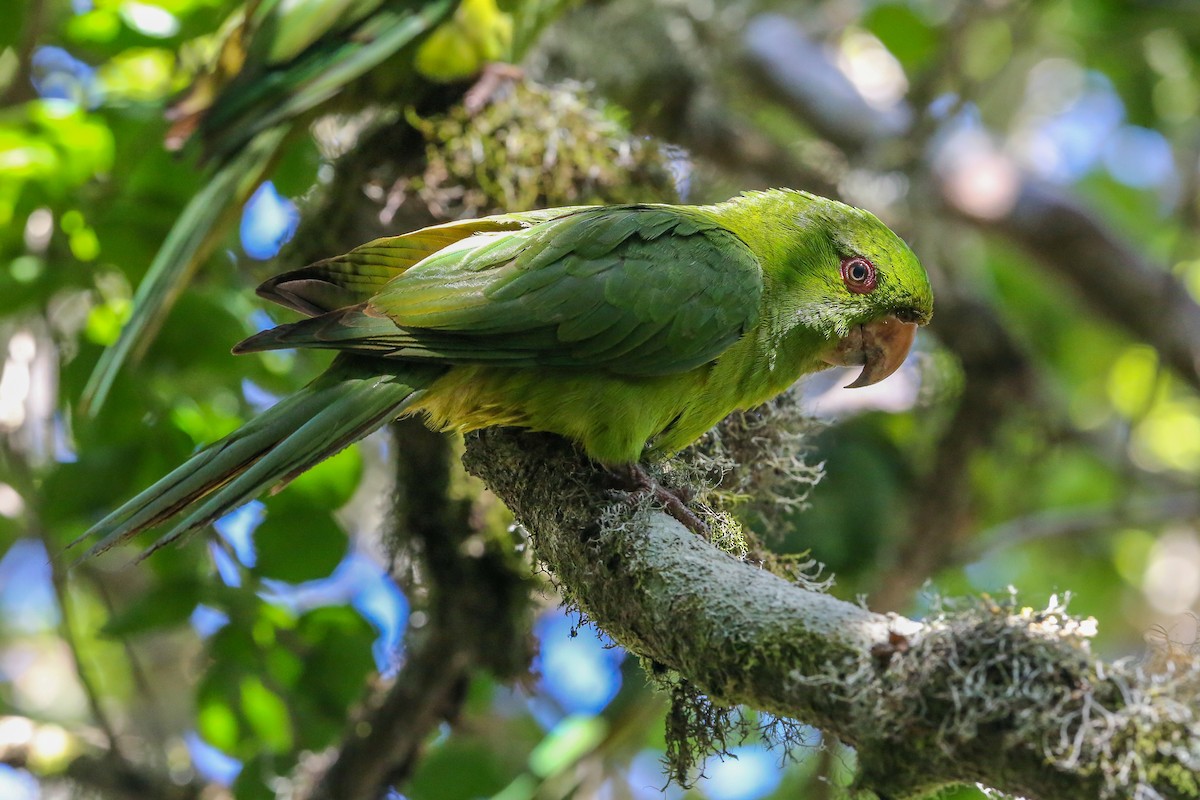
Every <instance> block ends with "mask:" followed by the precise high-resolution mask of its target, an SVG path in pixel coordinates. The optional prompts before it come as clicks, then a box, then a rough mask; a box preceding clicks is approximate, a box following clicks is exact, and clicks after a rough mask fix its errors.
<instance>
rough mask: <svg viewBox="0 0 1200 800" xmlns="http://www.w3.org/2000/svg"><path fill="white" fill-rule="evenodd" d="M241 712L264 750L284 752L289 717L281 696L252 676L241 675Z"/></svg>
mask: <svg viewBox="0 0 1200 800" xmlns="http://www.w3.org/2000/svg"><path fill="white" fill-rule="evenodd" d="M241 700H242V715H243V716H244V717H245V719H246V722H247V724H249V726H250V728H251V730H252V731H254V734H255V736H256V737H257V739H258V741H259V743H260V744H261V745H262V747H263V748H264V749H265V750H268V751H270V752H274V753H286V752H288V751H289V750H291V749H292V719H291V716H290V715H289V714H288V709H287V704H286V703H284V701H283V698H281V697H280V696H279V695H277V694H275V692H273V691H271V690H270V689H268V688H267V687H266V686H265V685H264V684H263V682H262V681H261V680H260V679H259V678H257V677H255V676H246V677H244V678H242V683H241Z"/></svg>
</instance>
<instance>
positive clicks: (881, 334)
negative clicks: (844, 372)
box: [821, 314, 917, 389]
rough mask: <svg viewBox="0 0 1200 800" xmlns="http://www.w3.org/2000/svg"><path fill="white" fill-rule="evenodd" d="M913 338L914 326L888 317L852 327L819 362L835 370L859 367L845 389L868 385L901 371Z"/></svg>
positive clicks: (915, 325) (914, 324)
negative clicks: (859, 369) (833, 367)
mask: <svg viewBox="0 0 1200 800" xmlns="http://www.w3.org/2000/svg"><path fill="white" fill-rule="evenodd" d="M916 335H917V323H915V322H902V321H901V320H900V319H899V318H898V317H896V316H894V315H891V314H889V315H888V316H886V317H883V318H882V319H877V320H875V321H873V322H868V323H866V324H865V325H859V326H857V327H856V328H854V329H853V330H852V331H850V333H849V334H847V335H846V336H844V337H842V339H840V340H839V341H838V342H837V344H835V345H834V346H833V348H832V349H830V350H828V351H827V352H826V353H825V354H824V355H822V356H821V360H822V361H824V362H825V363H826V364H832V365H833V366H836V367H853V366H857V365H859V364H861V365H862V368H863V370H862V372H861V373H859V376H858V377H857V378H855V379H854V382H853V383H849V384H847V385H846V388H847V389H857V388H859V387H861V386H870V385H871V384H873V383H879V382H880V381H881V380H883V379H884V378H886V377H887V376H889V375H891V374H892V373H893V372H895V371H896V370H898V369H900V365H901V364H903V363H904V359H905V358H906V357H907V356H908V351H909V349H910V348H911V347H912V343H913V338H914V337H915V336H916Z"/></svg>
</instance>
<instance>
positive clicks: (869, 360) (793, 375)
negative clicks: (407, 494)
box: [77, 189, 933, 553]
mask: <svg viewBox="0 0 1200 800" xmlns="http://www.w3.org/2000/svg"><path fill="white" fill-rule="evenodd" d="M259 294H260V295H262V296H263V297H265V298H267V299H269V300H272V301H274V302H277V303H279V304H281V305H284V306H287V307H288V308H291V309H294V310H295V311H298V312H300V313H302V314H305V315H307V317H308V318H307V319H304V320H301V321H299V322H293V323H288V324H284V325H280V326H278V327H276V328H272V329H270V330H267V331H264V332H262V333H259V334H257V335H254V336H251V337H250V338H248V339H246V340H245V341H243V342H241V343H240V344H238V345H237V346H236V347H235V348H234V352H235V353H251V352H257V351H263V350H274V349H280V348H294V347H310V348H326V349H331V350H336V351H338V352H339V355H338V356H337V357H336V358H335V360H334V361H333V364H332V365H331V366H330V368H329V369H328V370H327V371H326V372H325V373H323V374H322V375H320V376H319V377H318V378H316V380H314V381H313V382H312V383H310V384H309V385H308V386H306V387H305V388H303V389H301V390H300V391H299V392H297V393H296V394H294V395H291V396H290V397H288V398H286V399H284V400H282V401H281V402H279V403H277V404H276V405H274V406H272V407H271V408H269V409H268V410H266V411H265V412H263V413H262V414H260V415H259V416H258V417H256V418H255V419H253V420H251V421H250V422H248V423H247V424H246V425H244V426H243V427H242V428H240V429H239V430H237V431H235V432H233V433H232V434H230V435H229V436H227V437H226V438H225V439H222V440H221V441H219V442H217V443H215V444H212V445H209V446H208V447H207V448H205V449H203V450H201V451H200V452H198V453H196V454H195V455H194V456H192V457H191V458H190V459H189V460H188V461H186V462H185V463H184V464H183V465H182V466H180V467H179V468H178V469H176V470H175V471H174V472H172V473H171V474H169V475H167V476H166V477H165V478H162V479H161V480H160V481H158V482H157V483H155V484H154V485H153V486H151V487H150V488H148V489H146V490H145V491H144V492H142V493H141V494H139V495H138V496H136V497H134V498H133V499H132V500H130V501H129V502H127V503H125V504H124V505H123V506H121V507H120V508H118V509H117V510H116V511H114V512H113V513H111V514H109V515H108V516H107V517H105V518H104V519H103V520H101V521H100V522H98V523H97V524H96V525H94V526H93V527H92V528H91V529H90V530H89V531H87V532H86V533H85V534H84V535H83V536H81V537H80V539H79V540H77V541H83V540H85V539H89V538H98V539H99V542H98V543H97V544H96V545H95V546H94V547H93V548H92V552H93V553H98V552H102V551H104V550H106V549H108V548H109V547H112V546H113V545H115V544H117V543H119V542H122V541H124V540H126V539H127V538H129V537H131V536H133V535H134V534H136V533H138V532H139V531H142V530H145V529H147V528H150V527H153V526H156V525H158V524H160V523H162V522H165V521H166V520H168V519H170V518H172V517H175V516H176V515H177V514H185V515H184V516H183V518H182V519H181V520H179V521H178V523H177V524H176V525H175V526H174V527H173V528H172V529H171V530H170V531H169V532H168V533H167V534H166V535H165V536H163V537H162V538H161V539H159V540H158V542H157V543H156V544H155V545H154V546H153V548H151V550H150V551H147V552H151V551H152V550H153V549H157V548H158V547H160V546H162V545H163V544H166V543H168V542H170V541H172V540H174V539H176V538H178V537H180V536H182V535H183V534H185V533H187V532H189V531H192V530H194V529H196V528H199V527H201V526H203V525H207V524H209V523H211V522H213V521H215V520H216V519H217V518H219V517H220V516H222V515H223V514H225V513H226V512H228V511H230V510H231V509H233V508H235V507H236V506H238V505H240V504H242V503H244V502H246V501H248V500H250V499H252V498H254V497H255V496H256V495H258V494H259V493H260V492H262V491H263V490H264V489H266V488H268V487H270V486H273V485H275V484H279V483H284V482H287V481H288V480H290V479H292V478H294V477H296V476H297V475H299V474H300V473H301V472H303V471H304V470H306V469H308V468H310V467H312V466H313V465H314V464H316V463H317V462H319V461H321V460H322V459H325V458H328V457H329V456H331V455H333V454H334V453H336V452H338V451H339V450H341V449H342V448H344V447H346V446H347V445H349V444H350V443H351V442H354V441H355V440H357V439H360V438H362V437H363V436H365V435H367V434H368V433H370V432H371V431H373V430H374V429H376V428H378V427H380V426H381V425H383V424H385V423H386V422H388V421H390V420H393V419H395V418H397V417H399V416H402V415H406V414H421V415H423V416H424V417H425V419H426V421H427V422H428V424H429V425H430V426H432V427H434V428H437V429H452V430H459V431H470V430H475V429H478V428H483V427H487V426H491V425H513V426H518V427H523V428H530V429H534V430H540V431H550V432H552V433H556V434H560V435H562V436H565V437H567V438H569V439H571V440H573V441H575V442H576V443H578V444H579V445H580V446H581V447H582V448H583V450H584V451H586V453H587V454H588V455H589V456H590V457H591V458H593V459H594V460H596V461H598V462H600V463H602V464H605V465H613V466H618V465H633V464H636V463H637V462H639V461H640V460H641V459H643V458H649V459H655V458H661V457H664V456H667V455H670V454H672V453H675V452H677V451H679V450H681V449H682V448H684V447H686V446H687V445H689V444H690V443H692V442H693V441H695V440H696V439H697V438H699V437H700V436H701V435H702V434H704V433H705V432H706V431H707V430H708V429H709V428H711V427H712V426H713V425H715V424H716V423H717V422H719V421H720V420H721V419H722V418H723V417H725V416H726V415H727V414H729V413H730V412H732V411H734V410H737V409H745V408H750V407H753V406H756V405H758V404H760V403H763V402H765V401H766V400H768V399H770V398H771V397H773V396H775V395H776V394H778V393H780V392H782V391H783V390H784V389H786V388H787V387H788V386H790V385H791V384H792V383H794V382H795V381H796V379H797V378H799V377H800V376H801V375H804V374H806V373H809V372H813V371H816V370H819V369H823V368H825V367H826V366H828V365H831V364H834V365H862V372H861V374H860V375H859V376H858V378H857V379H856V380H855V381H854V382H853V383H851V384H850V386H852V387H854V386H866V385H869V384H872V383H876V382H877V381H880V380H882V379H884V378H886V377H887V376H888V375H890V374H891V373H892V372H894V371H895V370H896V369H897V368H899V366H900V364H901V363H902V362H903V361H904V358H905V356H906V355H907V353H908V350H909V348H910V346H911V345H912V342H913V337H914V335H915V332H916V329H917V326H918V325H923V324H925V323H926V322H928V321H929V319H930V317H931V315H932V312H933V296H932V293H931V291H930V288H929V280H928V278H927V276H926V274H925V271H924V269H923V268H922V267H921V265H920V263H919V262H918V261H917V258H916V256H914V255H913V253H912V251H911V250H910V249H909V248H908V246H907V245H905V244H904V242H903V241H901V239H900V238H899V237H897V236H896V235H895V234H894V233H893V232H892V231H891V230H889V229H888V228H887V227H886V226H885V225H884V224H883V223H881V222H880V221H879V220H878V219H877V218H875V217H874V216H873V215H871V214H870V213H868V212H866V211H862V210H859V209H856V208H852V207H850V206H847V205H844V204H842V203H838V202H835V201H833V200H827V199H824V198H821V197H817V196H815V195H811V194H807V193H804V192H798V191H793V190H787V189H777V190H771V191H766V192H747V193H745V194H742V195H740V196H739V197H735V198H733V199H732V200H729V201H726V202H724V203H718V204H716V205H710V206H682V205H650V204H647V205H622V206H578V207H570V208H556V209H548V210H544V211H530V212H524V213H516V214H502V215H499V216H491V217H484V218H481V219H475V220H465V221H459V222H451V223H447V224H444V225H437V226H434V227H430V228H423V229H421V230H418V231H414V232H412V233H406V234H403V235H400V236H392V237H388V238H383V239H377V240H375V241H373V242H369V243H367V244H364V245H362V246H360V247H357V248H355V249H354V250H351V251H350V252H349V253H346V254H345V255H340V256H336V257H334V258H330V259H328V260H325V261H319V262H317V263H315V264H312V265H310V266H307V267H304V268H303V269H299V270H295V271H292V272H287V273H284V274H282V275H279V276H277V277H275V278H272V279H270V280H268V281H267V282H266V283H264V284H263V285H262V286H261V287H260V288H259ZM401 446H403V445H402V444H401ZM185 512H186V513H185Z"/></svg>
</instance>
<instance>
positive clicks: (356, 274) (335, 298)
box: [258, 206, 585, 316]
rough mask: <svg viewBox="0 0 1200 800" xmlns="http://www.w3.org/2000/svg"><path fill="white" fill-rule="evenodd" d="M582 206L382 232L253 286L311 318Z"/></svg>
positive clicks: (272, 299)
mask: <svg viewBox="0 0 1200 800" xmlns="http://www.w3.org/2000/svg"><path fill="white" fill-rule="evenodd" d="M582 208H585V207H584V206H578V207H574V208H550V209H545V210H542V211H526V212H521V213H516V214H497V215H495V216H491V217H482V218H480V219H468V220H459V221H456V222H447V223H444V224H442V225H433V226H431V227H428V228H421V229H420V230H417V231H412V232H411V233H404V234H401V235H399V236H386V237H384V238H382V239H375V240H374V241H371V242H367V243H366V244H363V245H359V246H358V247H356V248H354V249H353V250H351V251H350V252H349V253H346V254H345V255H340V256H334V257H333V258H327V259H325V260H323V261H318V262H316V263H315V264H310V265H309V266H307V267H303V268H301V269H297V270H292V271H291V272H285V273H283V274H282V275H276V276H275V277H273V278H270V279H269V280H267V281H265V282H263V284H262V285H261V286H259V287H258V294H259V296H261V297H264V298H266V299H267V300H270V301H272V302H275V303H278V304H280V305H282V306H287V307H288V308H291V309H293V310H295V311H299V312H300V313H301V314H307V315H308V316H317V315H318V314H324V313H326V312H328V311H334V310H337V309H339V308H342V307H343V306H351V305H355V304H358V303H365V302H366V301H367V300H370V299H371V298H372V297H374V296H375V295H376V294H377V293H378V292H380V291H381V290H382V289H383V287H384V286H386V285H387V284H388V282H389V281H391V280H392V279H393V278H395V277H397V276H398V275H400V274H401V273H402V272H404V271H405V270H407V269H408V268H409V267H411V266H413V265H414V264H417V263H419V262H421V261H423V260H424V259H426V258H428V257H429V256H431V255H433V254H434V253H436V252H438V251H440V250H444V249H445V248H447V247H449V246H450V245H452V244H454V243H456V242H459V241H462V240H463V239H466V238H468V237H470V236H474V235H475V234H477V233H498V232H501V231H519V230H521V229H523V228H528V227H530V226H531V225H535V224H537V223H539V222H544V221H546V220H549V219H553V218H554V217H558V216H562V215H563V214H568V213H571V212H573V211H577V210H580V209H582Z"/></svg>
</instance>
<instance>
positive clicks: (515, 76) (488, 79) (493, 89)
mask: <svg viewBox="0 0 1200 800" xmlns="http://www.w3.org/2000/svg"><path fill="white" fill-rule="evenodd" d="M524 77H525V70H523V69H521V68H520V67H518V66H515V65H513V64H504V63H502V62H499V61H492V62H489V63H487V64H484V66H483V71H482V72H481V73H480V74H479V79H478V80H476V81H475V85H474V86H472V87H471V88H470V89H468V90H467V93H466V94H465V95H463V108H465V109H466V110H467V114H468V115H470V116H472V117H473V116H475V115H476V114H478V113H479V112H480V111H482V110H483V108H484V106H486V105H487V104H488V103H491V102H492V101H493V100H495V99H496V95H498V94H499V93H500V89H501V88H503V87H504V85H505V84H508V83H516V82H517V81H519V80H522V79H524Z"/></svg>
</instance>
